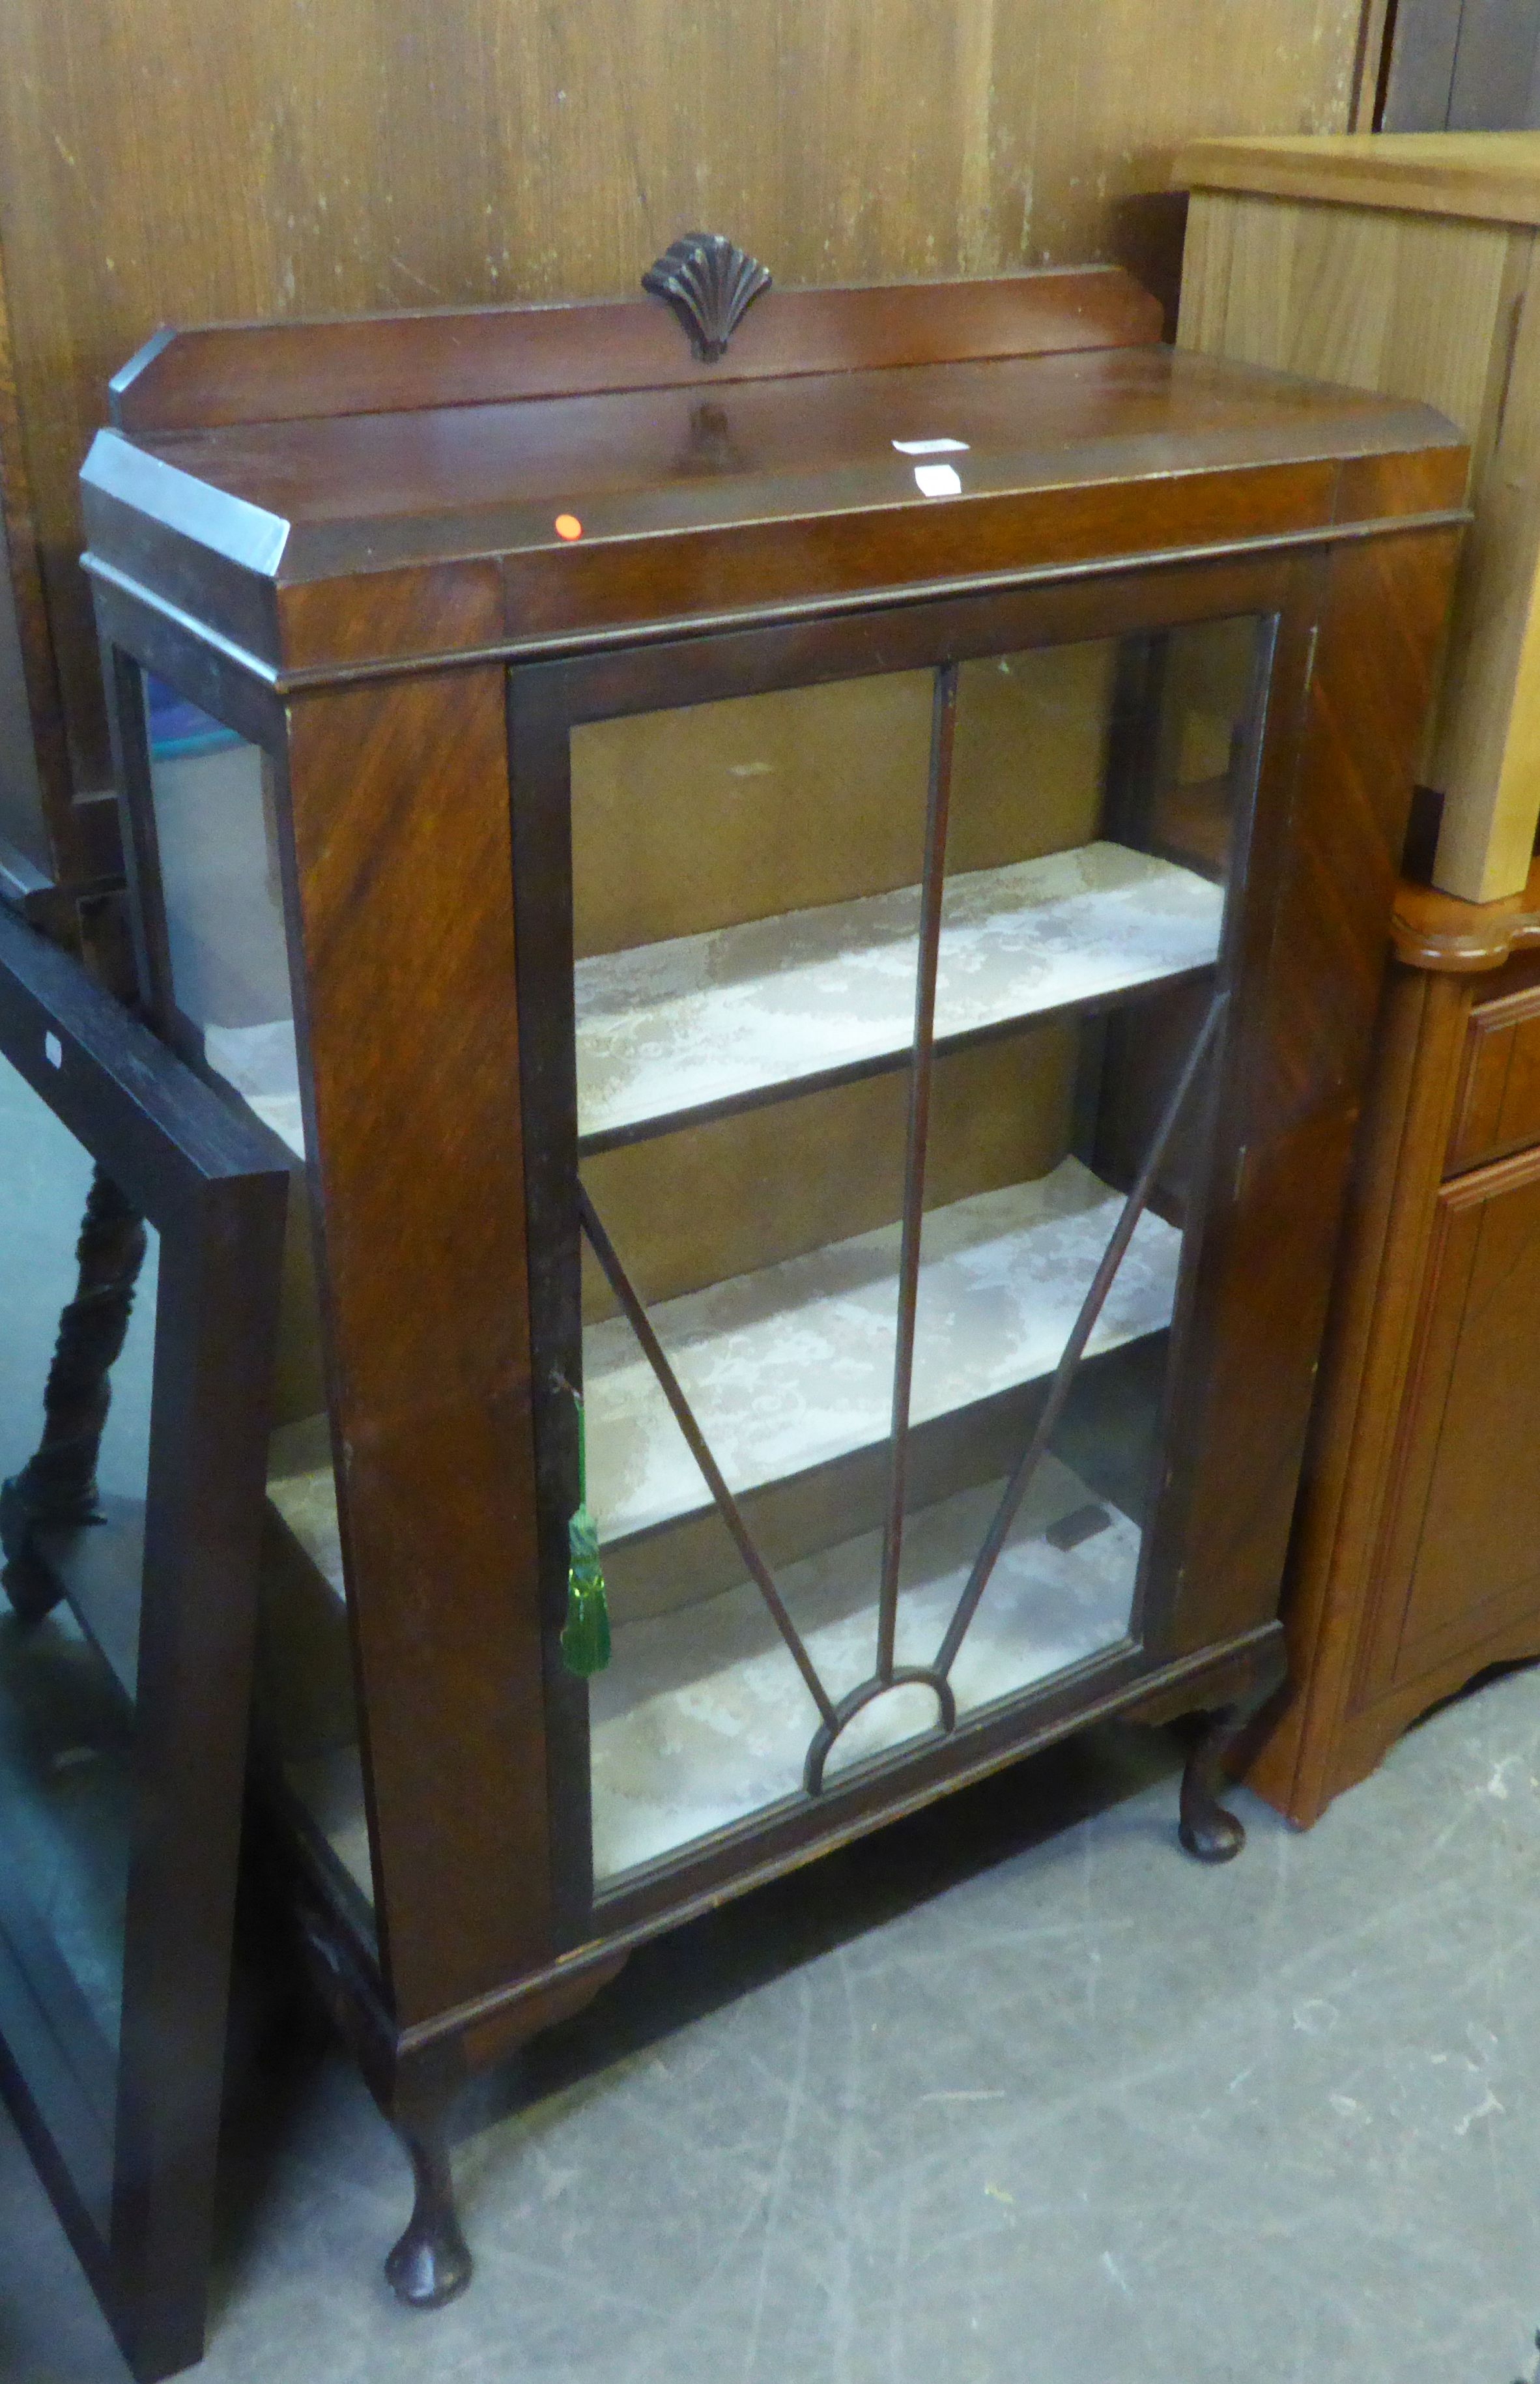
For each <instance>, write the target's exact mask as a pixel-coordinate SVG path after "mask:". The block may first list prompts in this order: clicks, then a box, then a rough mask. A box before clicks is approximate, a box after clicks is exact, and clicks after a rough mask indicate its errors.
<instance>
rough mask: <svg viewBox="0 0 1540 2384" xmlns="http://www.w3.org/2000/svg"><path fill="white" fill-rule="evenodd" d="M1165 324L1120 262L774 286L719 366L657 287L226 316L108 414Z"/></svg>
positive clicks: (695, 370) (155, 356)
mask: <svg viewBox="0 0 1540 2384" xmlns="http://www.w3.org/2000/svg"><path fill="white" fill-rule="evenodd" d="M774 261H775V260H774V259H773V258H772V259H770V260H769V262H770V263H772V264H773V263H774ZM1160 336H1161V308H1160V305H1159V304H1158V303H1157V302H1156V300H1155V299H1153V298H1151V297H1149V295H1148V294H1147V292H1144V291H1143V290H1141V289H1140V288H1139V285H1138V283H1137V282H1136V280H1134V279H1133V278H1132V276H1131V275H1129V274H1126V273H1124V272H1122V271H1121V270H1120V269H1119V268H1118V267H1115V266H1088V267H1064V268H1062V269H1049V270H1048V271H1044V272H1037V273H1018V274H1011V275H1008V276H1005V277H1002V278H1001V279H998V280H990V281H914V282H898V283H895V284H893V285H892V286H890V287H888V288H887V289H875V290H838V291H837V290H787V291H780V290H770V291H767V292H765V293H764V296H763V297H762V298H760V299H758V300H756V301H755V304H754V305H753V307H752V309H751V312H750V313H749V314H748V315H747V316H745V317H744V319H743V321H742V322H741V323H740V324H739V328H738V329H737V331H736V332H735V333H734V335H733V340H732V344H731V346H730V347H729V349H728V351H727V355H726V356H724V357H723V358H722V360H721V362H720V363H719V364H715V365H705V364H701V363H699V362H698V361H697V360H696V358H695V357H694V356H693V355H692V354H691V353H690V348H689V341H687V340H686V338H685V335H684V333H683V331H682V330H681V329H680V328H679V326H678V324H677V322H676V320H675V318H674V317H673V315H672V314H671V313H670V312H669V310H668V308H667V307H666V305H665V304H664V302H663V301H662V300H661V299H656V298H643V299H619V300H614V301H611V302H609V303H601V304H590V305H586V306H506V307H502V306H499V307H483V308H478V310H476V311H475V312H474V313H448V312H434V313H428V314H404V315H391V316H376V317H365V318H364V319H362V320H356V319H355V320H353V321H349V322H335V321H334V322H318V323H242V324H230V325H224V326H216V327H214V328H212V329H204V330H191V331H176V332H170V333H168V332H164V331H162V332H158V333H157V334H156V336H155V338H154V339H153V340H152V341H150V342H149V344H148V345H147V346H146V347H143V348H142V349H141V350H140V352H139V354H138V355H136V356H135V357H133V358H132V359H131V361H130V363H128V364H127V365H125V366H124V367H123V369H122V371H121V372H119V373H118V374H117V375H116V376H115V378H114V379H113V380H112V382H111V385H110V386H111V391H112V418H113V420H114V422H115V423H117V424H118V427H119V428H121V429H124V430H136V431H155V430H188V429H192V428H194V427H195V426H208V425H211V424H214V423H220V422H246V421H250V420H253V419H260V420H262V421H265V422H289V421H294V420H296V419H301V418H303V417H304V416H311V415H331V414H379V413H386V412H390V413H395V412H399V411H402V410H404V409H410V408H412V407H415V406H423V405H478V404H487V403H489V402H491V403H495V402H497V401H498V400H500V399H504V398H519V397H560V396H565V395H567V394H569V393H571V392H573V391H579V390H613V389H677V388H681V387H687V388H688V387H690V386H692V385H694V384H696V383H700V384H702V385H707V384H720V383H722V382H725V381H734V380H763V379H767V378H769V377H771V376H779V375H782V374H786V373H815V372H848V371H854V370H856V369H858V368H859V367H861V366H869V365H916V364H931V363H935V362H938V361H941V362H950V361H951V360H953V359H955V358H958V357H967V356H1030V355H1049V354H1053V353H1055V352H1056V351H1063V350H1068V349H1072V348H1119V347H1133V346H1136V345H1138V344H1142V343H1146V342H1149V341H1154V340H1158V339H1159V338H1160ZM254 392H255V393H256V394H255V396H254ZM256 408H259V409H260V411H259V412H257V411H255V409H256Z"/></svg>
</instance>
